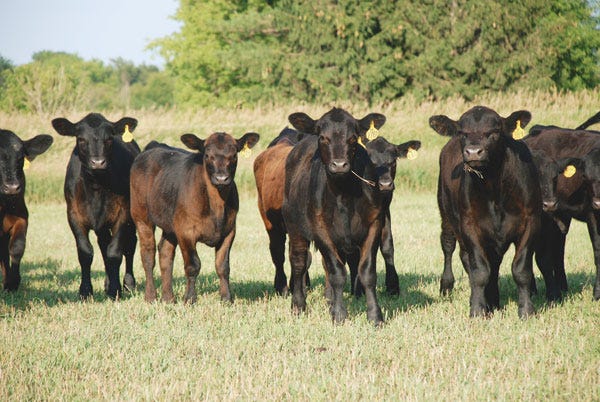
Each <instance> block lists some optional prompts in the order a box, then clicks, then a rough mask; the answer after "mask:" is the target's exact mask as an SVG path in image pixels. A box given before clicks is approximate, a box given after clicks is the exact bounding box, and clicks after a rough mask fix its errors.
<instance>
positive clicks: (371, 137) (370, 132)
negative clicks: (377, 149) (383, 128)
mask: <svg viewBox="0 0 600 402" xmlns="http://www.w3.org/2000/svg"><path fill="white" fill-rule="evenodd" d="M378 135H379V130H377V129H376V128H375V122H374V121H373V120H371V125H370V126H369V129H368V130H367V134H366V137H367V140H369V141H373V140H374V139H375V138H377V136H378Z"/></svg>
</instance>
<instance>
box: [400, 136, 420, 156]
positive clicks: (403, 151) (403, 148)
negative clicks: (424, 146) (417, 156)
mask: <svg viewBox="0 0 600 402" xmlns="http://www.w3.org/2000/svg"><path fill="white" fill-rule="evenodd" d="M419 148H421V141H417V140H412V141H408V142H405V143H403V144H400V145H396V158H406V155H407V154H408V150H409V149H414V150H415V151H416V150H418V149H419Z"/></svg>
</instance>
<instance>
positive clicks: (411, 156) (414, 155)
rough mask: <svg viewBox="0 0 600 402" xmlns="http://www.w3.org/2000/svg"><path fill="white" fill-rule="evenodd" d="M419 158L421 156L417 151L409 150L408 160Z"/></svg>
mask: <svg viewBox="0 0 600 402" xmlns="http://www.w3.org/2000/svg"><path fill="white" fill-rule="evenodd" d="M417 156H419V153H418V152H417V150H416V149H414V148H408V152H407V153H406V159H408V160H411V161H412V160H414V159H417Z"/></svg>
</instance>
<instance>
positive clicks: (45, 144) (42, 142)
mask: <svg viewBox="0 0 600 402" xmlns="http://www.w3.org/2000/svg"><path fill="white" fill-rule="evenodd" d="M53 141H54V139H53V138H52V137H51V136H49V135H48V134H40V135H36V136H35V137H33V138H32V139H30V140H27V141H23V146H24V147H25V155H27V159H29V160H30V161H32V160H34V159H35V157H36V156H38V155H41V154H43V153H44V152H46V151H47V150H48V148H50V145H52V142H53Z"/></svg>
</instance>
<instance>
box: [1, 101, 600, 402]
mask: <svg viewBox="0 0 600 402" xmlns="http://www.w3.org/2000/svg"><path fill="white" fill-rule="evenodd" d="M525 97H526V96H525V95H519V94H517V95H514V96H513V97H511V96H508V97H501V96H498V97H495V96H489V97H488V98H485V99H481V100H476V102H473V103H465V102H462V101H459V100H453V101H452V100H448V101H444V102H440V103H430V104H419V105H416V104H411V103H410V102H409V101H406V102H398V103H395V104H391V105H385V106H382V107H381V108H371V109H366V108H357V107H347V105H342V106H346V107H347V108H348V109H350V110H351V111H352V112H353V113H354V114H355V115H358V116H362V115H364V114H366V113H367V112H368V111H371V110H378V111H381V112H383V113H384V114H386V116H387V117H388V122H387V124H386V126H384V128H383V129H382V130H381V133H382V135H385V136H386V137H389V138H391V139H392V140H393V141H396V142H401V141H405V140H408V139H412V138H416V139H420V140H421V141H423V149H422V151H421V152H420V158H419V159H417V160H416V161H412V162H409V161H403V162H402V163H401V164H400V166H401V170H400V172H399V177H398V178H397V181H398V184H399V187H400V188H399V190H397V191H396V194H395V196H394V200H393V203H392V207H391V216H392V223H393V231H394V239H395V249H396V265H397V269H398V271H399V275H400V285H401V294H400V296H399V297H389V296H387V295H386V294H385V292H384V289H383V280H384V275H383V273H381V274H380V275H379V278H378V279H379V280H378V283H379V288H378V297H379V301H380V304H381V306H382V309H383V312H384V315H385V318H386V324H385V325H384V326H383V327H382V328H379V329H375V328H373V327H372V326H371V325H370V324H369V323H368V321H367V319H366V306H365V301H364V299H360V300H354V299H353V298H352V297H351V296H350V295H348V294H346V302H347V303H348V310H349V318H348V320H347V321H346V322H345V324H343V325H333V324H332V323H331V320H330V317H329V313H328V309H327V305H326V302H325V300H324V297H323V282H324V279H323V269H322V267H321V261H320V258H319V256H318V255H315V256H314V260H313V265H312V267H311V275H312V279H313V288H312V290H311V291H310V293H309V296H308V312H307V313H306V314H303V315H301V316H300V317H294V316H293V315H292V314H291V311H290V310H291V309H290V300H289V299H286V298H282V297H278V296H276V295H275V294H274V290H273V283H272V281H273V274H274V269H273V266H272V263H271V260H270V256H269V251H268V240H267V235H266V232H265V231H264V230H263V226H262V222H261V220H260V216H259V214H258V210H257V207H256V195H255V190H254V184H253V178H252V173H251V163H252V160H253V158H250V159H247V160H241V161H240V167H239V171H238V176H237V178H236V181H241V182H242V184H241V187H242V188H243V189H244V190H243V191H242V193H241V199H240V204H241V205H240V208H241V209H240V214H239V216H238V223H237V235H236V240H235V242H234V245H233V249H232V252H231V267H232V272H231V283H232V292H233V295H234V298H235V301H234V303H233V304H231V305H230V304H225V303H221V302H220V300H219V296H218V278H217V276H216V274H215V273H214V251H213V250H212V249H209V248H207V247H206V246H203V245H199V246H198V252H199V255H200V259H201V261H202V269H201V273H200V277H199V280H198V283H197V290H198V293H199V297H198V302H197V303H196V304H194V305H191V306H190V305H184V304H182V303H181V300H182V297H183V293H184V287H185V278H184V274H183V267H182V260H181V257H180V254H179V252H178V253H177V256H176V260H175V269H174V275H175V278H174V291H175V294H176V296H177V297H178V299H179V303H176V304H174V305H165V304H162V303H156V304H147V303H145V302H144V301H143V286H144V283H145V279H144V275H143V270H142V268H141V265H140V260H139V253H136V257H135V266H134V273H135V276H136V278H137V280H138V288H137V290H136V291H135V292H134V293H133V294H132V295H129V296H125V297H124V298H123V299H122V300H120V301H118V302H112V301H110V300H108V299H107V298H106V297H105V296H104V294H103V292H102V289H103V282H104V272H103V268H102V264H101V262H100V260H101V258H100V256H99V252H98V250H97V249H96V257H95V260H94V263H93V265H92V283H93V286H94V290H95V296H94V300H93V301H90V302H85V303H82V302H80V301H79V298H78V296H77V290H78V286H79V281H80V274H79V264H78V262H77V254H76V250H75V242H74V240H73V238H72V235H71V233H70V231H69V228H68V225H67V222H66V214H65V205H64V202H63V201H62V198H61V195H60V193H61V190H60V187H61V183H62V177H63V174H64V168H65V166H66V159H67V158H68V154H69V152H70V149H71V147H72V146H73V144H72V139H66V138H60V137H58V136H55V139H56V144H54V145H53V147H52V148H51V150H50V151H48V153H47V154H44V155H42V156H40V157H39V158H38V159H36V160H35V161H34V162H33V164H32V167H31V170H30V171H29V172H28V173H27V175H28V180H29V183H28V186H29V189H28V194H27V195H28V201H29V204H28V205H29V210H30V228H29V233H28V238H27V249H26V251H25V256H24V259H23V264H22V275H23V282H22V286H21V288H20V289H19V291H17V292H15V293H7V292H0V333H2V335H3V337H2V342H1V343H0V399H2V400H59V401H60V400H264V399H268V400H357V399H364V400H490V399H500V400H547V399H551V400H564V399H572V400H598V399H600V387H598V383H599V382H600V366H599V365H598V363H597V360H598V357H600V338H599V337H598V317H600V303H598V302H593V301H592V286H593V281H594V263H593V255H592V250H591V247H590V242H589V238H588V235H587V232H586V228H585V226H584V225H583V224H581V223H574V224H573V225H572V227H571V232H570V233H569V236H568V239H567V250H566V266H567V276H568V281H569V285H570V291H569V292H568V294H567V295H566V297H565V300H564V302H563V303H561V304H559V305H557V306H547V305H546V303H545V301H544V298H543V296H542V295H543V294H544V291H545V287H544V284H543V281H542V280H541V276H540V275H539V271H537V270H536V279H537V281H538V288H539V292H540V294H539V295H537V296H535V297H534V299H533V300H534V304H535V306H536V309H537V311H538V314H537V315H536V316H535V317H533V318H531V319H528V320H525V321H522V320H519V319H518V316H517V305H516V298H517V294H516V287H515V285H514V281H513V280H512V277H511V275H510V261H511V258H512V250H511V251H509V253H508V255H507V256H505V260H504V262H503V264H502V267H501V271H500V274H501V275H500V293H501V304H502V305H503V306H504V307H503V308H502V309H501V310H499V311H497V312H496V313H495V314H494V315H493V316H492V317H491V318H489V319H469V318H468V312H469V307H468V300H469V283H468V278H467V276H466V274H465V273H464V272H463V271H462V268H461V266H460V264H459V262H458V257H457V256H455V258H454V265H455V275H456V276H457V283H456V286H455V291H454V294H453V295H452V296H451V297H449V298H442V297H440V296H439V293H438V289H439V276H440V273H441V270H442V253H441V250H440V246H439V227H440V222H439V214H438V211H437V207H436V202H435V190H434V187H435V185H434V183H435V178H436V177H437V153H438V152H439V148H441V146H442V144H443V143H444V142H445V139H444V138H441V137H439V136H438V135H436V134H435V133H433V131H432V130H431V129H429V128H428V125H427V118H428V117H429V116H430V115H432V114H440V113H443V114H447V115H449V116H450V117H453V118H458V117H459V116H460V114H461V113H462V112H464V111H465V110H466V109H467V108H468V107H470V106H472V105H473V104H487V105H489V106H491V107H493V108H494V109H496V110H497V111H498V112H500V113H501V114H502V115H508V114H509V113H510V112H512V111H513V110H515V109H521V108H527V109H529V110H531V111H532V113H533V116H534V121H533V123H540V124H558V125H564V126H575V125H577V124H579V123H580V122H582V121H584V120H585V119H586V118H587V117H589V116H590V115H592V114H593V113H595V112H596V110H595V109H594V107H595V105H597V103H598V99H599V98H598V93H597V92H591V93H583V94H580V96H575V95H546V94H537V95H536V94H534V95H528V98H527V99H529V102H523V103H521V100H522V99H523V98H525ZM557 105H558V106H557ZM330 106H331V105H326V106H314V105H295V106H294V105H292V106H290V107H283V106H277V107H275V106H274V107H269V108H264V109H253V110H237V111H228V110H222V111H221V110H200V111H197V112H191V111H179V110H165V111H159V112H158V111H132V112H130V113H122V114H108V113H107V114H106V116H107V117H108V118H110V119H113V120H116V119H118V118H119V117H121V116H122V115H124V114H127V115H131V116H133V117H136V118H138V119H139V120H140V125H139V126H138V129H137V130H136V132H135V134H136V136H137V139H138V141H139V142H140V144H141V145H142V146H143V145H145V144H146V143H147V142H149V141H150V140H151V139H159V140H161V141H165V142H168V143H170V144H173V145H176V144H178V137H179V135H181V134H182V133H184V132H195V133H197V134H207V133H209V132H212V131H216V130H223V131H229V132H232V133H233V134H234V135H236V136H240V135H241V134H242V133H244V132H246V131H256V132H259V133H261V134H262V135H263V137H262V140H261V142H260V143H259V144H260V145H259V150H258V151H256V150H255V151H254V156H256V155H257V153H258V152H259V151H260V150H261V149H262V148H264V146H266V144H268V141H269V139H270V138H273V137H274V136H276V135H277V133H278V132H279V130H280V129H281V128H282V127H283V126H285V124H286V116H287V115H288V114H289V113H291V112H294V111H299V110H301V111H305V112H307V113H309V114H310V115H312V116H319V115H320V114H322V113H323V112H325V111H326V110H327V109H328V108H329V107H330ZM83 114H84V113H72V114H69V115H68V116H67V117H69V118H70V119H72V120H78V119H79V118H81V117H82V116H83ZM0 120H1V121H3V122H4V123H3V124H4V127H7V128H11V129H12V130H13V131H15V132H17V133H18V134H20V135H21V136H22V137H24V138H29V137H31V136H33V135H34V134H37V133H40V132H47V133H48V132H50V133H52V131H51V130H50V129H49V128H48V127H50V126H49V118H48V117H44V118H40V117H33V116H27V117H24V116H0ZM410 175H414V178H411V179H410V180H411V182H408V183H414V184H403V183H404V182H403V181H402V180H403V177H405V176H410ZM46 184H47V186H46V187H44V185H46ZM415 189H418V190H419V191H417V192H415V191H414V190H415ZM43 192H46V193H43ZM92 238H93V235H92ZM378 266H379V267H380V271H381V267H383V262H382V260H381V258H380V257H379V258H378ZM286 270H287V271H288V272H289V264H288V263H287V262H286ZM122 271H123V270H122ZM158 272H159V269H158V268H156V269H155V278H156V279H155V280H156V281H157V282H160V281H159V279H158V275H159V274H158Z"/></svg>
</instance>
